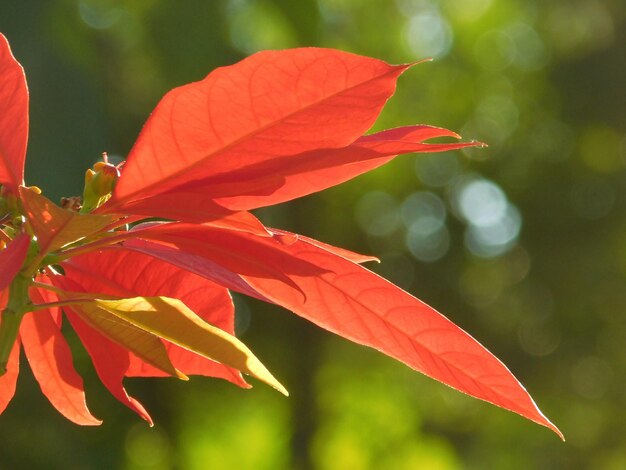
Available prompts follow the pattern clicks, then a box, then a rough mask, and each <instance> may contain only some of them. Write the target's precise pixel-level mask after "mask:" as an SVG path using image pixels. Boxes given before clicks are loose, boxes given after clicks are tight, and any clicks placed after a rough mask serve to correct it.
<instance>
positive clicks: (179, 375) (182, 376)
mask: <svg viewBox="0 0 626 470" xmlns="http://www.w3.org/2000/svg"><path fill="white" fill-rule="evenodd" d="M175 371H176V377H178V378H179V379H180V380H184V381H185V382H188V381H189V377H187V376H186V375H185V374H183V373H182V372H181V371H179V370H178V369H175Z"/></svg>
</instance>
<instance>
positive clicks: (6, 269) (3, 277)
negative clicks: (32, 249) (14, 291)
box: [0, 233, 30, 290]
mask: <svg viewBox="0 0 626 470" xmlns="http://www.w3.org/2000/svg"><path fill="white" fill-rule="evenodd" d="M29 246H30V237H29V236H28V235H26V234H25V233H20V234H18V235H17V237H15V239H14V240H13V241H12V242H10V243H9V244H8V245H7V247H6V248H5V249H4V250H2V251H0V267H1V268H0V290H4V289H5V288H6V287H8V286H9V285H10V284H11V282H12V281H13V279H14V278H15V276H16V275H17V273H18V272H19V271H20V269H21V268H22V264H23V263H24V260H25V259H26V254H27V253H28V247H29Z"/></svg>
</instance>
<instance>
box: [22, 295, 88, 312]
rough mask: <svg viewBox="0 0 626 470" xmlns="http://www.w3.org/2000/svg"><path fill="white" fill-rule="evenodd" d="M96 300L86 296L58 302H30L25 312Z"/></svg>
mask: <svg viewBox="0 0 626 470" xmlns="http://www.w3.org/2000/svg"><path fill="white" fill-rule="evenodd" d="M94 300H96V299H94V298H93V297H84V298H76V299H67V300H60V301H58V302H46V303H44V304H30V305H29V306H28V308H27V310H26V311H25V312H24V313H28V312H36V311H38V310H46V309H50V308H55V307H65V306H67V305H74V304H80V303H87V302H93V301H94Z"/></svg>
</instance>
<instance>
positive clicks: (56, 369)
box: [20, 289, 102, 426]
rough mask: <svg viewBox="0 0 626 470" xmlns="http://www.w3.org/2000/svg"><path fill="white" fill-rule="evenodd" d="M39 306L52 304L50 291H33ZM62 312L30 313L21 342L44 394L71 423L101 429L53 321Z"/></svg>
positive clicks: (23, 326) (24, 321)
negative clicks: (88, 405)
mask: <svg viewBox="0 0 626 470" xmlns="http://www.w3.org/2000/svg"><path fill="white" fill-rule="evenodd" d="M31 299H32V300H33V301H34V302H36V303H43V302H52V301H54V300H56V299H54V298H51V294H50V293H49V292H48V291H43V290H42V291H39V290H37V289H31ZM53 315H55V316H58V315H59V312H58V311H55V312H50V311H49V310H43V311H38V312H34V313H27V314H26V315H25V316H24V318H23V319H22V324H21V325H20V338H21V340H22V344H23V346H24V352H25V354H26V358H27V359H28V362H29V364H30V368H31V370H32V371H33V375H34V376H35V379H37V382H38V383H39V386H40V387H41V391H42V392H43V394H44V395H45V396H46V397H47V398H48V400H50V403H52V405H53V406H54V407H55V408H56V409H57V410H58V411H59V412H60V413H61V414H63V416H65V417H66V418H67V419H69V420H70V421H73V422H74V423H76V424H82V425H87V426H94V425H99V424H101V423H102V421H100V420H98V419H96V418H94V417H93V416H92V415H91V413H90V412H89V410H88V409H87V405H86V404H85V392H84V388H83V380H82V378H81V377H80V376H79V375H78V373H77V372H76V370H75V369H74V366H73V364H72V352H71V351H70V348H69V346H68V344H67V342H66V341H65V338H64V337H63V335H62V334H61V329H60V325H59V324H57V322H56V321H55V320H54V319H53Z"/></svg>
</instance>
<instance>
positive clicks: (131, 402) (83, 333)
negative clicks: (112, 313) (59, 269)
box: [56, 279, 153, 426]
mask: <svg viewBox="0 0 626 470" xmlns="http://www.w3.org/2000/svg"><path fill="white" fill-rule="evenodd" d="M56 282H58V279H57V280H56ZM65 313H66V315H67V318H68V320H69V321H70V323H71V324H72V328H74V331H76V333H77V334H78V336H79V338H80V341H81V342H82V343H83V345H84V346H85V349H87V353H88V354H89V356H90V357H91V361H92V362H93V365H94V367H95V369H96V373H97V374H98V377H99V378H100V380H101V381H102V383H103V384H104V386H105V387H106V388H107V390H109V392H111V394H112V395H113V396H114V397H115V398H117V399H118V400H119V401H120V403H123V404H124V405H126V406H127V407H128V408H130V409H131V410H133V411H134V412H135V413H137V414H138V415H139V416H141V417H142V418H143V419H144V420H146V421H147V422H148V423H149V424H150V426H153V422H152V418H151V417H150V415H149V414H148V412H147V411H146V409H145V408H144V407H143V405H142V404H141V403H139V401H137V400H136V399H135V398H133V397H131V396H130V395H128V393H127V392H126V389H125V388H124V385H123V383H122V381H123V380H124V375H125V373H126V370H127V369H128V365H129V360H128V352H127V351H126V350H125V349H124V348H122V347H121V346H119V345H118V344H117V343H114V342H113V341H111V340H109V339H108V338H107V337H106V336H103V335H102V334H101V333H99V332H98V331H97V330H95V329H93V328H92V327H90V326H88V325H87V324H86V323H85V322H83V321H82V320H81V319H80V317H79V316H78V315H77V314H75V313H74V312H73V311H72V310H71V309H70V308H66V309H65Z"/></svg>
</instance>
